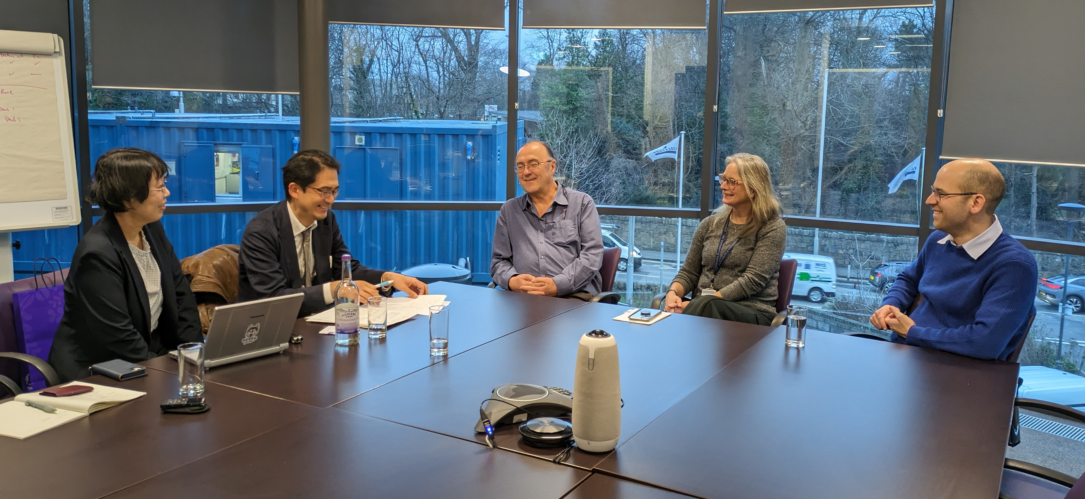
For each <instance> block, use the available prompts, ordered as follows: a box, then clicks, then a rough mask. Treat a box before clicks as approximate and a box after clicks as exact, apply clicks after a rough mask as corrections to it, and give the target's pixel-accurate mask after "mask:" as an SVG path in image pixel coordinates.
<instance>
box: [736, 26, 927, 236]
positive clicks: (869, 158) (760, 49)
mask: <svg viewBox="0 0 1085 499" xmlns="http://www.w3.org/2000/svg"><path fill="white" fill-rule="evenodd" d="M933 31H934V8H933V6H932V7H928V8H918V9H884V10H854V11H822V12H785V13H771V14H736V15H725V16H723V20H722V29H721V31H720V33H721V43H722V49H721V52H720V56H721V60H720V85H719V88H720V94H719V107H720V113H719V137H718V141H719V154H720V165H719V168H720V169H721V170H722V169H723V168H725V167H726V165H725V164H723V163H724V158H725V157H726V156H727V155H729V154H732V153H735V152H747V153H751V154H756V155H759V156H761V157H762V158H763V159H764V160H765V161H766V163H767V164H768V165H769V168H770V170H771V171H772V176H773V184H774V186H775V188H776V191H777V194H778V195H779V197H780V201H781V202H782V204H783V207H784V213H786V214H788V215H801V216H817V217H825V218H838V219H851V220H869V221H880V222H894V223H906V224H916V223H917V222H918V220H919V207H920V204H921V203H922V199H920V196H921V194H920V192H921V188H920V186H921V185H922V183H921V182H922V181H923V179H922V178H920V177H919V176H918V174H919V173H920V172H921V171H922V168H921V167H922V161H923V160H922V155H923V152H924V143H925V138H926V126H927V114H926V113H927V99H928V94H929V86H930V63H931V45H932V41H931V40H933V36H934V34H933ZM904 170H910V171H914V172H916V174H915V175H908V174H907V173H904V174H900V172H902V171H904ZM898 174H899V175H898ZM894 179H897V180H899V182H898V181H894ZM905 179H907V180H905ZM894 187H897V188H898V189H894ZM889 191H895V192H893V193H891V194H888V195H887V193H888V192H889ZM716 196H717V198H716V199H717V201H718V199H719V198H718V196H719V194H716Z"/></svg>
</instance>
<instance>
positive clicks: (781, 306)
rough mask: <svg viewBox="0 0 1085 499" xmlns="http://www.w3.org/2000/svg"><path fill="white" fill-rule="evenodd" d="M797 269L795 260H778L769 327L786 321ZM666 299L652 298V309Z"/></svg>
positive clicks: (663, 296)
mask: <svg viewBox="0 0 1085 499" xmlns="http://www.w3.org/2000/svg"><path fill="white" fill-rule="evenodd" d="M798 267H799V262H798V261H796V260H790V259H789V260H780V275H779V277H778V278H777V282H776V316H775V317H773V318H772V323H771V324H770V326H771V327H778V326H780V325H782V324H783V323H784V321H785V320H787V306H788V305H790V304H791V290H792V289H794V287H795V272H796V269H798ZM686 294H687V295H688V294H689V293H686ZM666 298H667V293H666V292H663V293H660V294H658V295H655V296H654V297H652V308H655V309H660V306H661V305H662V304H663V300H664V299H666ZM682 298H685V296H683V297H682ZM660 310H662V309H660Z"/></svg>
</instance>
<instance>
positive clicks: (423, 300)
mask: <svg viewBox="0 0 1085 499" xmlns="http://www.w3.org/2000/svg"><path fill="white" fill-rule="evenodd" d="M445 298H446V296H445V295H420V296H419V297H418V298H408V297H406V296H397V297H395V298H389V299H388V325H389V326H391V325H393V324H398V323H400V322H403V321H405V320H407V319H410V318H411V317H414V316H416V315H429V307H430V305H440V304H447V303H448V302H446V301H445ZM358 311H359V312H360V315H359V317H360V319H359V322H360V324H359V327H369V319H368V318H369V313H368V311H367V310H366V307H365V305H362V306H361V307H358ZM305 320H306V321H308V322H321V323H324V324H335V308H334V307H333V308H329V309H328V310H325V311H323V312H320V313H318V314H313V315H310V316H309V317H306V318H305Z"/></svg>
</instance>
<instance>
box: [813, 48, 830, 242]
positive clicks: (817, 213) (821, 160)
mask: <svg viewBox="0 0 1085 499" xmlns="http://www.w3.org/2000/svg"><path fill="white" fill-rule="evenodd" d="M828 106H829V68H828V67H826V68H825V72H824V73H822V77H821V137H820V138H819V140H818V186H817V187H818V194H817V199H816V204H815V205H814V218H821V179H822V172H823V171H824V165H825V111H826V108H827V107H828ZM818 232H819V231H818V229H817V227H815V228H814V254H815V255H818V254H820V253H819V251H820V250H821V248H820V246H821V244H820V243H821V241H819V240H818V236H819V235H820V234H818Z"/></svg>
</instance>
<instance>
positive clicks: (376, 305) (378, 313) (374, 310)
mask: <svg viewBox="0 0 1085 499" xmlns="http://www.w3.org/2000/svg"><path fill="white" fill-rule="evenodd" d="M365 308H366V309H368V310H367V312H368V313H369V338H370V339H374V340H379V339H381V338H384V337H385V336H387V335H388V298H385V297H383V296H380V295H377V296H370V297H369V298H368V299H366V301H365Z"/></svg>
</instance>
